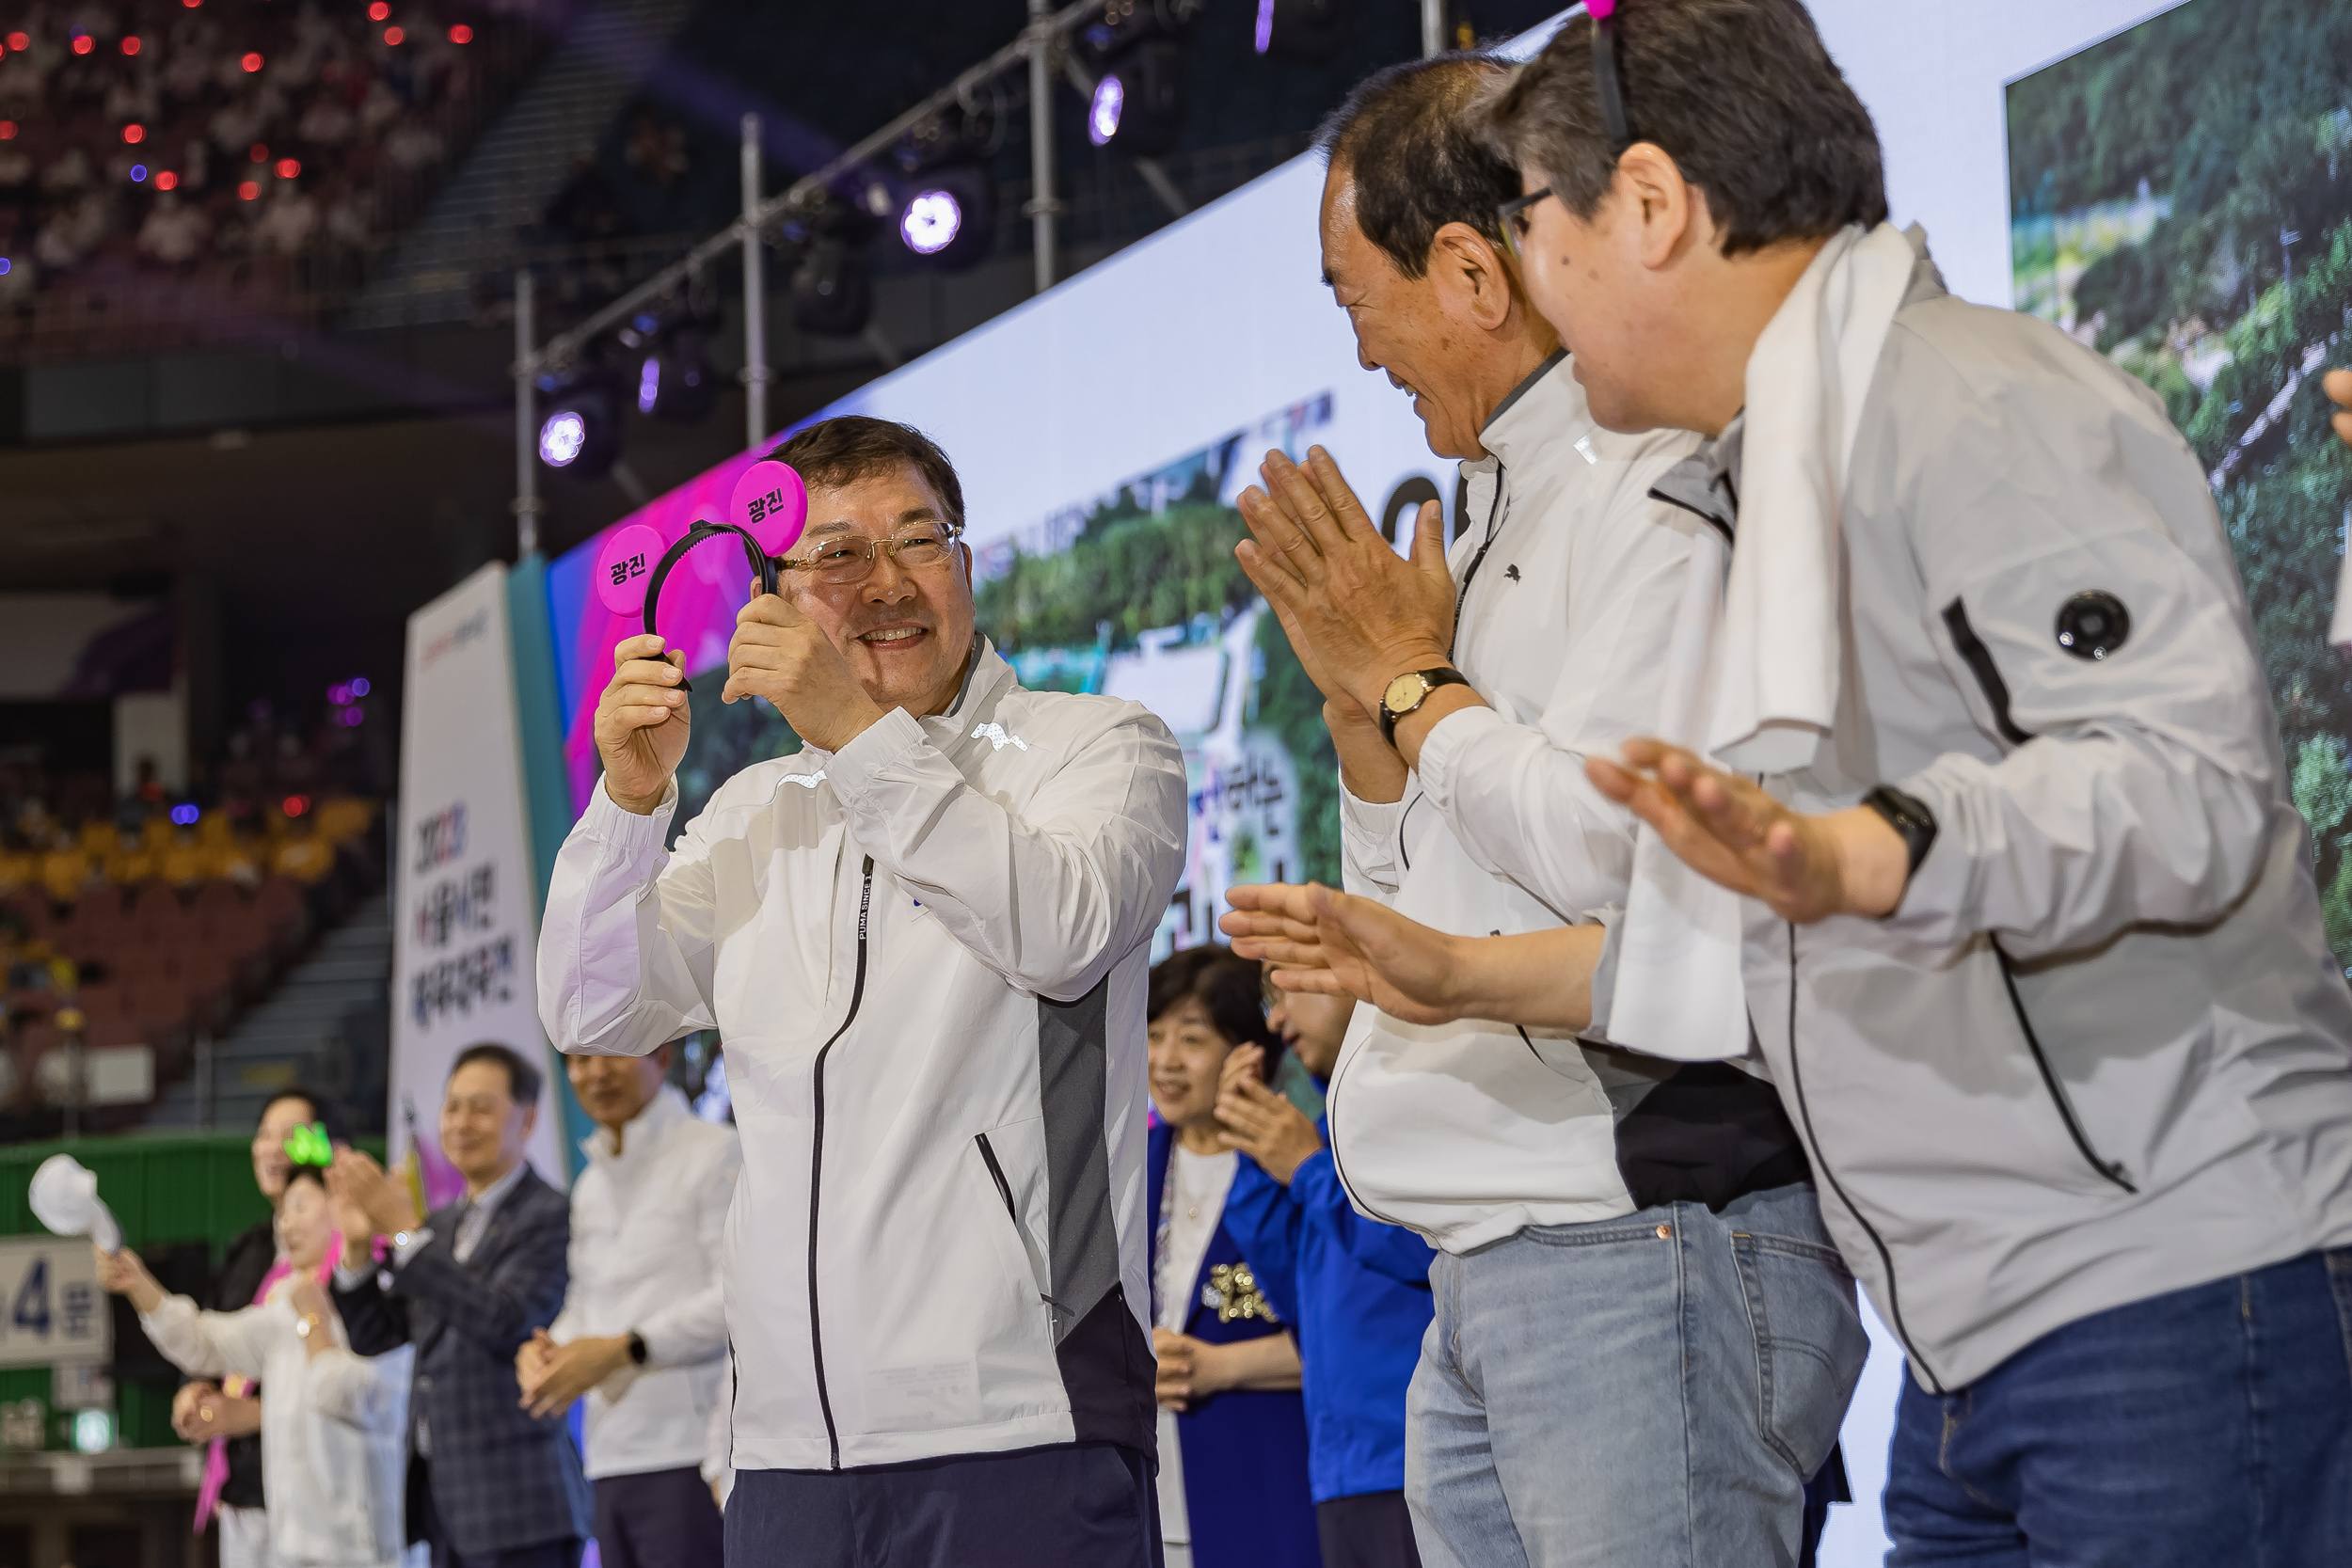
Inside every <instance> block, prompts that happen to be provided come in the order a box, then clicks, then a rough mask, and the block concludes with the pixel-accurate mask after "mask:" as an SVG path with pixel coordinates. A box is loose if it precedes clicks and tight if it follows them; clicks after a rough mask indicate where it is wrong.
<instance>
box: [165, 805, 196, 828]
mask: <svg viewBox="0 0 2352 1568" xmlns="http://www.w3.org/2000/svg"><path fill="white" fill-rule="evenodd" d="M201 815H202V813H200V812H199V811H198V810H197V809H196V808H195V807H194V806H190V805H178V806H174V807H172V808H171V820H172V822H173V823H174V824H175V825H177V826H179V827H183V828H193V827H195V826H196V819H197V817H199V816H201Z"/></svg>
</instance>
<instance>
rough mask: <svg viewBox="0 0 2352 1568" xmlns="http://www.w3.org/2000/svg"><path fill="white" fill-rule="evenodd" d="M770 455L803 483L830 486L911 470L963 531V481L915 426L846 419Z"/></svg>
mask: <svg viewBox="0 0 2352 1568" xmlns="http://www.w3.org/2000/svg"><path fill="white" fill-rule="evenodd" d="M768 455H769V456H770V457H771V458H773V459H774V460H775V461H776V462H779V463H787V464H790V465H791V467H792V471H793V472H794V473H796V474H799V475H800V476H801V480H802V483H806V484H824V485H832V486H839V485H843V484H854V483H857V482H858V481H859V480H861V479H870V478H871V477H873V476H874V475H875V474H878V473H882V472H884V471H886V470H888V469H892V468H897V467H901V466H906V465H912V466H913V467H914V471H915V472H916V473H918V474H921V475H922V476H923V483H926V484H928V485H930V487H931V494H933V495H935V496H937V497H938V498H939V502H940V504H941V505H942V506H945V507H946V509H947V516H946V521H948V522H949V523H952V524H954V525H955V526H957V527H958V528H961V527H962V526H963V481H961V480H960V479H958V478H957V477H956V466H955V465H954V464H952V463H950V462H948V461H947V454H946V452H944V451H940V450H939V443H938V442H936V441H934V440H932V439H931V438H930V436H926V435H924V434H923V433H922V432H921V431H919V430H917V429H915V428H914V426H913V425H911V424H900V423H898V421H897V420H878V419H875V418H874V417H873V416H872V415H870V414H844V415H842V416H841V417H840V418H839V419H834V420H821V421H819V422H818V423H816V424H813V425H810V426H809V427H808V428H807V429H806V430H803V431H802V432H800V433H799V434H798V435H796V436H793V437H792V438H791V439H790V440H788V441H787V442H785V443H784V444H783V445H782V446H780V447H778V448H777V449H776V450H775V451H771V452H770V453H769V454H768Z"/></svg>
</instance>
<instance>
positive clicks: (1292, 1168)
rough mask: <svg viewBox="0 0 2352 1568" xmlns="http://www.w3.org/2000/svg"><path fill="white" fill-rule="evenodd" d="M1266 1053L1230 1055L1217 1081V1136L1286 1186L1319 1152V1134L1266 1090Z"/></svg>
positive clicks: (1250, 1049) (1247, 1050)
mask: <svg viewBox="0 0 2352 1568" xmlns="http://www.w3.org/2000/svg"><path fill="white" fill-rule="evenodd" d="M1264 1070H1265V1051H1264V1049H1263V1047H1261V1046H1255V1045H1245V1046H1242V1047H1240V1048H1239V1049H1238V1050H1235V1051H1232V1052H1229V1053H1227V1054H1226V1057H1225V1068H1224V1071H1223V1074H1222V1075H1221V1076H1220V1077H1219V1078H1218V1080H1217V1088H1216V1119H1217V1121H1218V1123H1219V1124H1220V1126H1221V1128H1222V1131H1220V1132H1218V1134H1217V1136H1218V1137H1219V1138H1220V1139H1222V1140H1223V1141H1224V1143H1225V1146H1226V1147H1227V1148H1238V1149H1240V1150H1241V1151H1242V1152H1243V1153H1244V1154H1247V1155H1248V1156H1249V1157H1250V1158H1251V1159H1252V1160H1255V1161H1256V1162H1257V1163H1258V1167H1259V1168H1260V1169H1261V1170H1263V1171H1264V1172H1265V1173H1266V1174H1267V1175H1268V1176H1271V1177H1272V1178H1274V1180H1277V1181H1279V1182H1281V1183H1282V1185H1284V1186H1286V1187H1287V1186H1289V1185H1290V1180H1291V1178H1292V1177H1293V1176H1295V1175H1296V1174H1297V1173H1298V1167H1299V1166H1300V1165H1301V1164H1304V1163H1305V1162H1306V1161H1307V1159H1308V1158H1309V1156H1311V1155H1312V1154H1314V1153H1316V1152H1317V1151H1319V1150H1320V1149H1321V1148H1323V1138H1322V1135H1321V1134H1320V1133H1318V1132H1316V1131H1315V1124H1314V1123H1313V1122H1311V1121H1310V1120H1308V1119H1307V1116H1306V1113H1305V1112H1303V1111H1301V1110H1299V1108H1298V1107H1297V1106H1295V1105H1294V1104H1292V1103H1291V1102H1290V1101H1287V1100H1285V1099H1283V1098H1282V1097H1281V1096H1280V1095H1279V1094H1276V1093H1275V1092H1274V1091H1273V1090H1272V1089H1270V1088H1268V1087H1266V1085H1265V1080H1264V1078H1263V1072H1264Z"/></svg>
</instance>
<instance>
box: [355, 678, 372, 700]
mask: <svg viewBox="0 0 2352 1568" xmlns="http://www.w3.org/2000/svg"><path fill="white" fill-rule="evenodd" d="M368 689H369V688H368V677H367V676H365V675H354V676H352V677H351V694H352V695H353V696H355V697H364V696H366V695H367V694H368Z"/></svg>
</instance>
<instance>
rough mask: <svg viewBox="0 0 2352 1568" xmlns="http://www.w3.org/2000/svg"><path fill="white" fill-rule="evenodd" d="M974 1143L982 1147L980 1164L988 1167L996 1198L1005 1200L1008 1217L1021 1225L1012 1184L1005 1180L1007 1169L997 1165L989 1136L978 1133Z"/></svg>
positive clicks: (974, 1135) (975, 1134) (973, 1138)
mask: <svg viewBox="0 0 2352 1568" xmlns="http://www.w3.org/2000/svg"><path fill="white" fill-rule="evenodd" d="M972 1141H973V1142H974V1143H976V1144H978V1145H979V1146H980V1163H981V1164H984V1165H986V1166H987V1167H988V1179H989V1180H991V1181H993V1182H995V1183H996V1196H998V1197H1001V1198H1003V1199H1004V1200H1005V1213H1006V1215H1007V1217H1009V1219H1010V1220H1011V1221H1012V1223H1013V1224H1015V1225H1019V1224H1020V1223H1021V1213H1020V1211H1019V1210H1017V1209H1015V1208H1014V1207H1013V1206H1012V1183H1011V1182H1009V1181H1008V1180H1005V1167H1004V1166H1002V1165H1000V1164H997V1163H996V1150H995V1149H993V1148H990V1147H989V1142H988V1134H987V1133H985V1132H976V1133H974V1134H973V1135H972Z"/></svg>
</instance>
